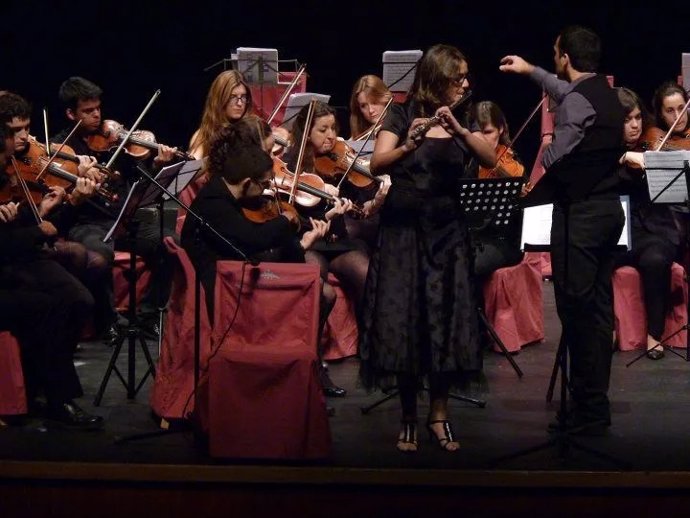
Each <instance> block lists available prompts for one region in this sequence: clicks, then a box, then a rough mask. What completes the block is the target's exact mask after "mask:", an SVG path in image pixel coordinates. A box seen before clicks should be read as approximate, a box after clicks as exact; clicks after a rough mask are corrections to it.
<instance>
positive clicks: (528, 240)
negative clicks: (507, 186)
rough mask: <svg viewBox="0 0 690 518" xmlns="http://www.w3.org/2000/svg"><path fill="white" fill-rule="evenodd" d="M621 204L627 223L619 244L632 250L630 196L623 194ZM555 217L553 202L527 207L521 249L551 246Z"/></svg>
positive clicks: (546, 248)
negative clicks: (552, 225)
mask: <svg viewBox="0 0 690 518" xmlns="http://www.w3.org/2000/svg"><path fill="white" fill-rule="evenodd" d="M620 200H621V205H622V206H623V214H624V215H625V224H624V225H623V230H622V231H621V236H620V238H619V239H618V246H620V247H623V246H624V247H626V248H627V249H628V250H630V247H631V246H632V235H631V230H630V225H629V224H628V222H629V221H630V197H629V196H621V197H620ZM552 217H553V203H548V204H545V205H535V206H533V207H525V209H524V211H523V214H522V232H521V236H520V250H523V251H524V250H543V251H548V250H549V249H550V248H551V222H552Z"/></svg>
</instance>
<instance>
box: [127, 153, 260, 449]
mask: <svg viewBox="0 0 690 518" xmlns="http://www.w3.org/2000/svg"><path fill="white" fill-rule="evenodd" d="M137 170H138V171H139V173H140V174H141V176H142V177H143V178H144V179H145V180H148V182H149V186H148V187H149V188H150V190H151V191H153V192H155V193H160V195H161V196H166V197H167V199H170V200H173V201H174V202H175V203H176V204H177V206H178V207H180V208H181V209H183V210H184V211H185V213H186V214H187V217H189V216H191V217H192V218H194V219H195V220H196V223H197V224H196V225H195V227H196V228H195V232H194V234H195V236H194V239H195V240H196V241H197V243H199V242H200V240H201V231H202V230H207V231H209V232H211V233H212V234H213V235H214V236H215V237H216V238H217V239H219V240H220V241H222V242H223V243H224V244H225V245H227V246H228V247H229V248H230V249H232V250H233V251H234V252H235V253H236V254H237V256H238V257H241V258H242V261H244V262H246V263H249V264H251V265H252V266H258V265H259V261H257V260H255V259H250V258H249V257H248V256H247V254H245V253H244V252H243V251H242V250H240V249H239V248H238V247H237V246H236V245H235V244H234V243H232V242H231V241H230V240H229V239H227V238H226V237H225V236H223V235H222V234H221V233H220V232H218V231H217V230H216V229H215V228H213V227H212V226H211V225H210V224H209V223H208V222H207V221H206V220H205V219H204V218H202V217H201V216H200V215H199V214H197V213H196V212H195V211H193V210H192V209H191V207H189V206H188V205H186V204H185V203H184V202H183V201H182V200H180V199H179V198H178V197H177V196H176V195H175V194H173V193H172V192H170V190H168V189H167V188H166V187H164V186H163V185H162V184H161V183H160V182H159V181H158V180H157V179H156V178H154V177H152V176H151V175H150V174H149V173H148V171H146V169H144V168H143V167H142V166H140V165H138V166H137ZM191 177H192V178H193V177H194V176H193V175H192V176H191ZM137 183H138V182H137ZM180 190H181V189H180ZM147 192H148V191H147ZM237 303H238V304H239V300H238V301H237ZM200 370H201V278H200V277H199V269H198V267H197V265H196V264H195V265H194V389H193V395H192V397H193V398H194V410H195V411H198V408H199V404H198V403H199V401H198V394H197V389H198V387H199V378H200V374H199V372H200ZM179 431H181V430H156V431H155V432H146V433H140V434H135V435H130V436H128V437H124V438H119V439H117V440H116V441H115V443H116V444H121V443H124V442H129V441H134V440H140V439H148V438H150V437H158V436H161V435H168V434H171V433H177V432H179Z"/></svg>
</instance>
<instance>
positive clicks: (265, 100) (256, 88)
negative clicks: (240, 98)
mask: <svg viewBox="0 0 690 518" xmlns="http://www.w3.org/2000/svg"><path fill="white" fill-rule="evenodd" d="M296 75H297V72H278V81H279V82H278V84H277V85H263V87H262V86H261V85H258V84H252V85H249V89H250V90H251V92H252V101H253V103H254V112H255V113H256V114H257V115H258V116H259V117H261V118H262V119H264V120H267V119H268V117H269V116H270V115H271V112H272V111H273V109H274V108H275V106H276V104H278V101H280V98H281V97H282V95H283V93H284V92H285V90H287V88H288V86H290V83H291V82H292V80H293V79H294V78H295V76H296ZM306 91H307V74H306V73H304V74H302V77H300V78H299V81H297V84H296V85H295V88H293V90H292V93H293V94H296V93H304V92H306ZM286 106H287V101H285V102H284V103H283V106H281V108H280V110H278V113H277V114H276V116H275V117H274V118H273V121H272V122H271V124H272V125H273V126H279V125H280V124H281V123H282V122H283V116H284V115H285V107H286Z"/></svg>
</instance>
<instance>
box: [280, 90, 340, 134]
mask: <svg viewBox="0 0 690 518" xmlns="http://www.w3.org/2000/svg"><path fill="white" fill-rule="evenodd" d="M312 99H315V100H317V101H321V102H322V103H326V104H328V101H330V100H331V96H330V95H326V94H315V93H311V92H297V93H294V94H290V97H288V101H287V105H286V106H285V115H283V124H285V123H289V126H286V127H287V128H288V129H290V126H291V125H292V119H294V118H295V117H296V116H297V113H298V112H299V111H300V110H301V109H302V107H304V106H306V105H307V104H309V103H310V102H311V100H312Z"/></svg>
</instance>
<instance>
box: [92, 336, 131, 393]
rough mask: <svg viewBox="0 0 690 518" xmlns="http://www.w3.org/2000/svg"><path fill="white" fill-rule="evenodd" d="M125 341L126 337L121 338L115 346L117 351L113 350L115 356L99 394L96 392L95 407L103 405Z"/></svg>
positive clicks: (109, 364) (111, 358)
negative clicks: (106, 388) (106, 390)
mask: <svg viewBox="0 0 690 518" xmlns="http://www.w3.org/2000/svg"><path fill="white" fill-rule="evenodd" d="M124 341H125V336H124V335H122V336H120V338H118V340H117V343H116V344H115V349H114V350H113V354H112V355H111V356H110V362H109V363H108V368H107V369H106V371H105V375H104V376H103V380H102V381H101V386H100V388H99V389H98V392H96V397H95V398H94V400H93V405H94V406H99V405H100V404H101V400H102V399H103V393H104V392H105V387H106V386H107V385H108V381H109V380H110V376H111V375H112V373H113V369H115V362H116V361H117V357H118V355H119V354H120V350H121V349H122V344H123V343H124Z"/></svg>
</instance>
